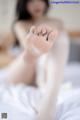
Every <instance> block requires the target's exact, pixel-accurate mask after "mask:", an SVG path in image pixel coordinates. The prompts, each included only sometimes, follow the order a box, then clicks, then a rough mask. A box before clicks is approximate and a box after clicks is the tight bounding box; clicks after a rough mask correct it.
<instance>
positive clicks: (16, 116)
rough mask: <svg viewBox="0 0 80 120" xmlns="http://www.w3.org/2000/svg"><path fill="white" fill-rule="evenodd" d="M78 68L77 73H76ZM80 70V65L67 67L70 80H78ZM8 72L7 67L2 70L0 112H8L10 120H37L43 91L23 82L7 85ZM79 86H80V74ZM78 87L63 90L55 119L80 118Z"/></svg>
mask: <svg viewBox="0 0 80 120" xmlns="http://www.w3.org/2000/svg"><path fill="white" fill-rule="evenodd" d="M74 68H75V69H74ZM73 69H74V70H73ZM70 70H71V71H70ZM76 70H77V73H75V72H76ZM79 70H80V68H79V65H76V66H75V67H74V66H73V67H72V66H71V67H70V66H69V71H68V68H67V71H68V72H69V74H68V73H67V78H68V79H69V80H68V81H69V82H71V83H72V82H75V80H77V77H76V74H78V73H79V72H80V71H79ZM72 71H74V72H73V73H72V76H71V74H70V72H72ZM6 74H7V71H6V69H5V70H1V71H0V114H1V113H4V112H5V113H7V114H8V120H37V118H36V116H37V114H36V107H37V104H38V103H39V101H40V99H41V97H42V94H41V92H40V91H39V90H38V89H36V88H33V87H28V86H25V85H21V84H20V85H18V86H8V85H5V84H4V75H5V76H6ZM74 74H75V75H74ZM68 75H70V78H69V76H68ZM73 75H74V76H75V77H74V76H73ZM73 77H74V79H75V80H73ZM66 81H67V80H66ZM77 88H79V74H78V87H77ZM77 88H76V89H73V88H70V89H68V90H66V91H64V90H61V92H60V95H59V99H58V100H59V103H60V104H59V105H58V107H57V113H56V118H55V120H80V89H77ZM60 101H61V102H60ZM0 117H1V116H0ZM0 120H1V118H0Z"/></svg>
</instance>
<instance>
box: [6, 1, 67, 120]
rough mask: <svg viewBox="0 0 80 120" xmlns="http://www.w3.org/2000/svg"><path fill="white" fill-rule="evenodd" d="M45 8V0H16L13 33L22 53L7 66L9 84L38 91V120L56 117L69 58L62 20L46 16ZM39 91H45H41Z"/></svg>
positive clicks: (36, 108)
mask: <svg viewBox="0 0 80 120" xmlns="http://www.w3.org/2000/svg"><path fill="white" fill-rule="evenodd" d="M48 8H49V1H48V0H18V3H17V9H16V12H17V20H16V22H15V24H14V32H15V35H16V38H17V39H18V41H19V43H20V45H21V46H22V47H23V52H22V54H21V55H20V57H18V58H17V60H15V61H14V63H12V64H11V65H10V66H9V68H8V74H7V81H8V83H11V84H16V85H17V84H20V83H21V84H26V85H28V86H34V87H36V89H38V87H39V88H41V90H42V92H41V93H42V96H43V97H42V99H41V100H40V101H39V103H38V105H36V107H32V108H33V109H34V111H35V113H36V114H37V118H36V119H37V120H50V119H51V117H52V116H54V115H55V111H56V110H55V109H56V100H57V95H58V92H59V88H60V85H61V82H62V79H63V72H64V67H65V64H66V60H67V57H68V37H67V34H66V32H65V31H64V28H63V25H62V23H61V21H59V20H57V19H50V18H48V17H46V13H47V10H48ZM53 43H54V44H53ZM43 57H44V58H45V60H43ZM39 58H40V59H39ZM38 59H39V61H44V62H43V65H42V68H41V71H39V74H38V72H37V71H36V66H37V61H38ZM41 64H42V62H41ZM41 64H40V66H39V67H41ZM41 72H42V74H43V75H42V74H40V73H41ZM37 81H38V82H37ZM43 83H46V84H45V86H44V84H43ZM42 88H45V89H44V91H43V89H42ZM32 92H33V91H32ZM34 96H35V95H34ZM23 99H24V98H23ZM34 101H35V100H34ZM53 113H54V114H53Z"/></svg>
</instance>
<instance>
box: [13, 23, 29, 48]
mask: <svg viewBox="0 0 80 120" xmlns="http://www.w3.org/2000/svg"><path fill="white" fill-rule="evenodd" d="M30 27H31V26H30V25H28V24H25V23H23V22H17V23H15V25H14V33H15V35H16V38H17V39H18V40H19V42H20V45H21V46H22V47H23V48H24V47H26V45H25V43H26V42H25V41H26V35H27V32H28V30H29V29H30Z"/></svg>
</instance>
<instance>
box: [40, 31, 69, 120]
mask: <svg viewBox="0 0 80 120" xmlns="http://www.w3.org/2000/svg"><path fill="white" fill-rule="evenodd" d="M68 45H69V44H68V37H67V35H66V33H65V32H63V33H61V35H60V36H59V39H58V40H57V41H56V43H55V44H54V46H53V48H52V50H51V53H50V55H49V59H48V63H47V65H48V68H47V85H46V89H45V94H44V96H43V99H42V101H41V104H40V105H39V109H38V112H39V115H38V120H51V117H52V116H54V117H55V112H56V104H57V97H58V93H59V90H60V86H61V83H62V80H63V74H64V68H65V65H66V61H67V58H68V51H69V46H68Z"/></svg>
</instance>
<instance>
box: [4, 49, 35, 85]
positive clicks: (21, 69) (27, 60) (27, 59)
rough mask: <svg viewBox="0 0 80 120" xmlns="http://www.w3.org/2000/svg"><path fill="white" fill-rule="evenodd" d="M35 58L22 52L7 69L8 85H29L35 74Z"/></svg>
mask: <svg viewBox="0 0 80 120" xmlns="http://www.w3.org/2000/svg"><path fill="white" fill-rule="evenodd" d="M35 63H36V58H35V57H33V56H32V55H31V54H30V53H26V51H24V52H23V53H22V54H21V55H20V56H19V57H18V58H17V59H16V60H15V61H14V62H13V63H12V64H11V65H10V66H9V67H8V74H7V78H6V79H7V81H8V82H9V83H15V84H16V83H20V82H21V83H25V84H30V82H31V80H32V79H33V77H34V73H35Z"/></svg>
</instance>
